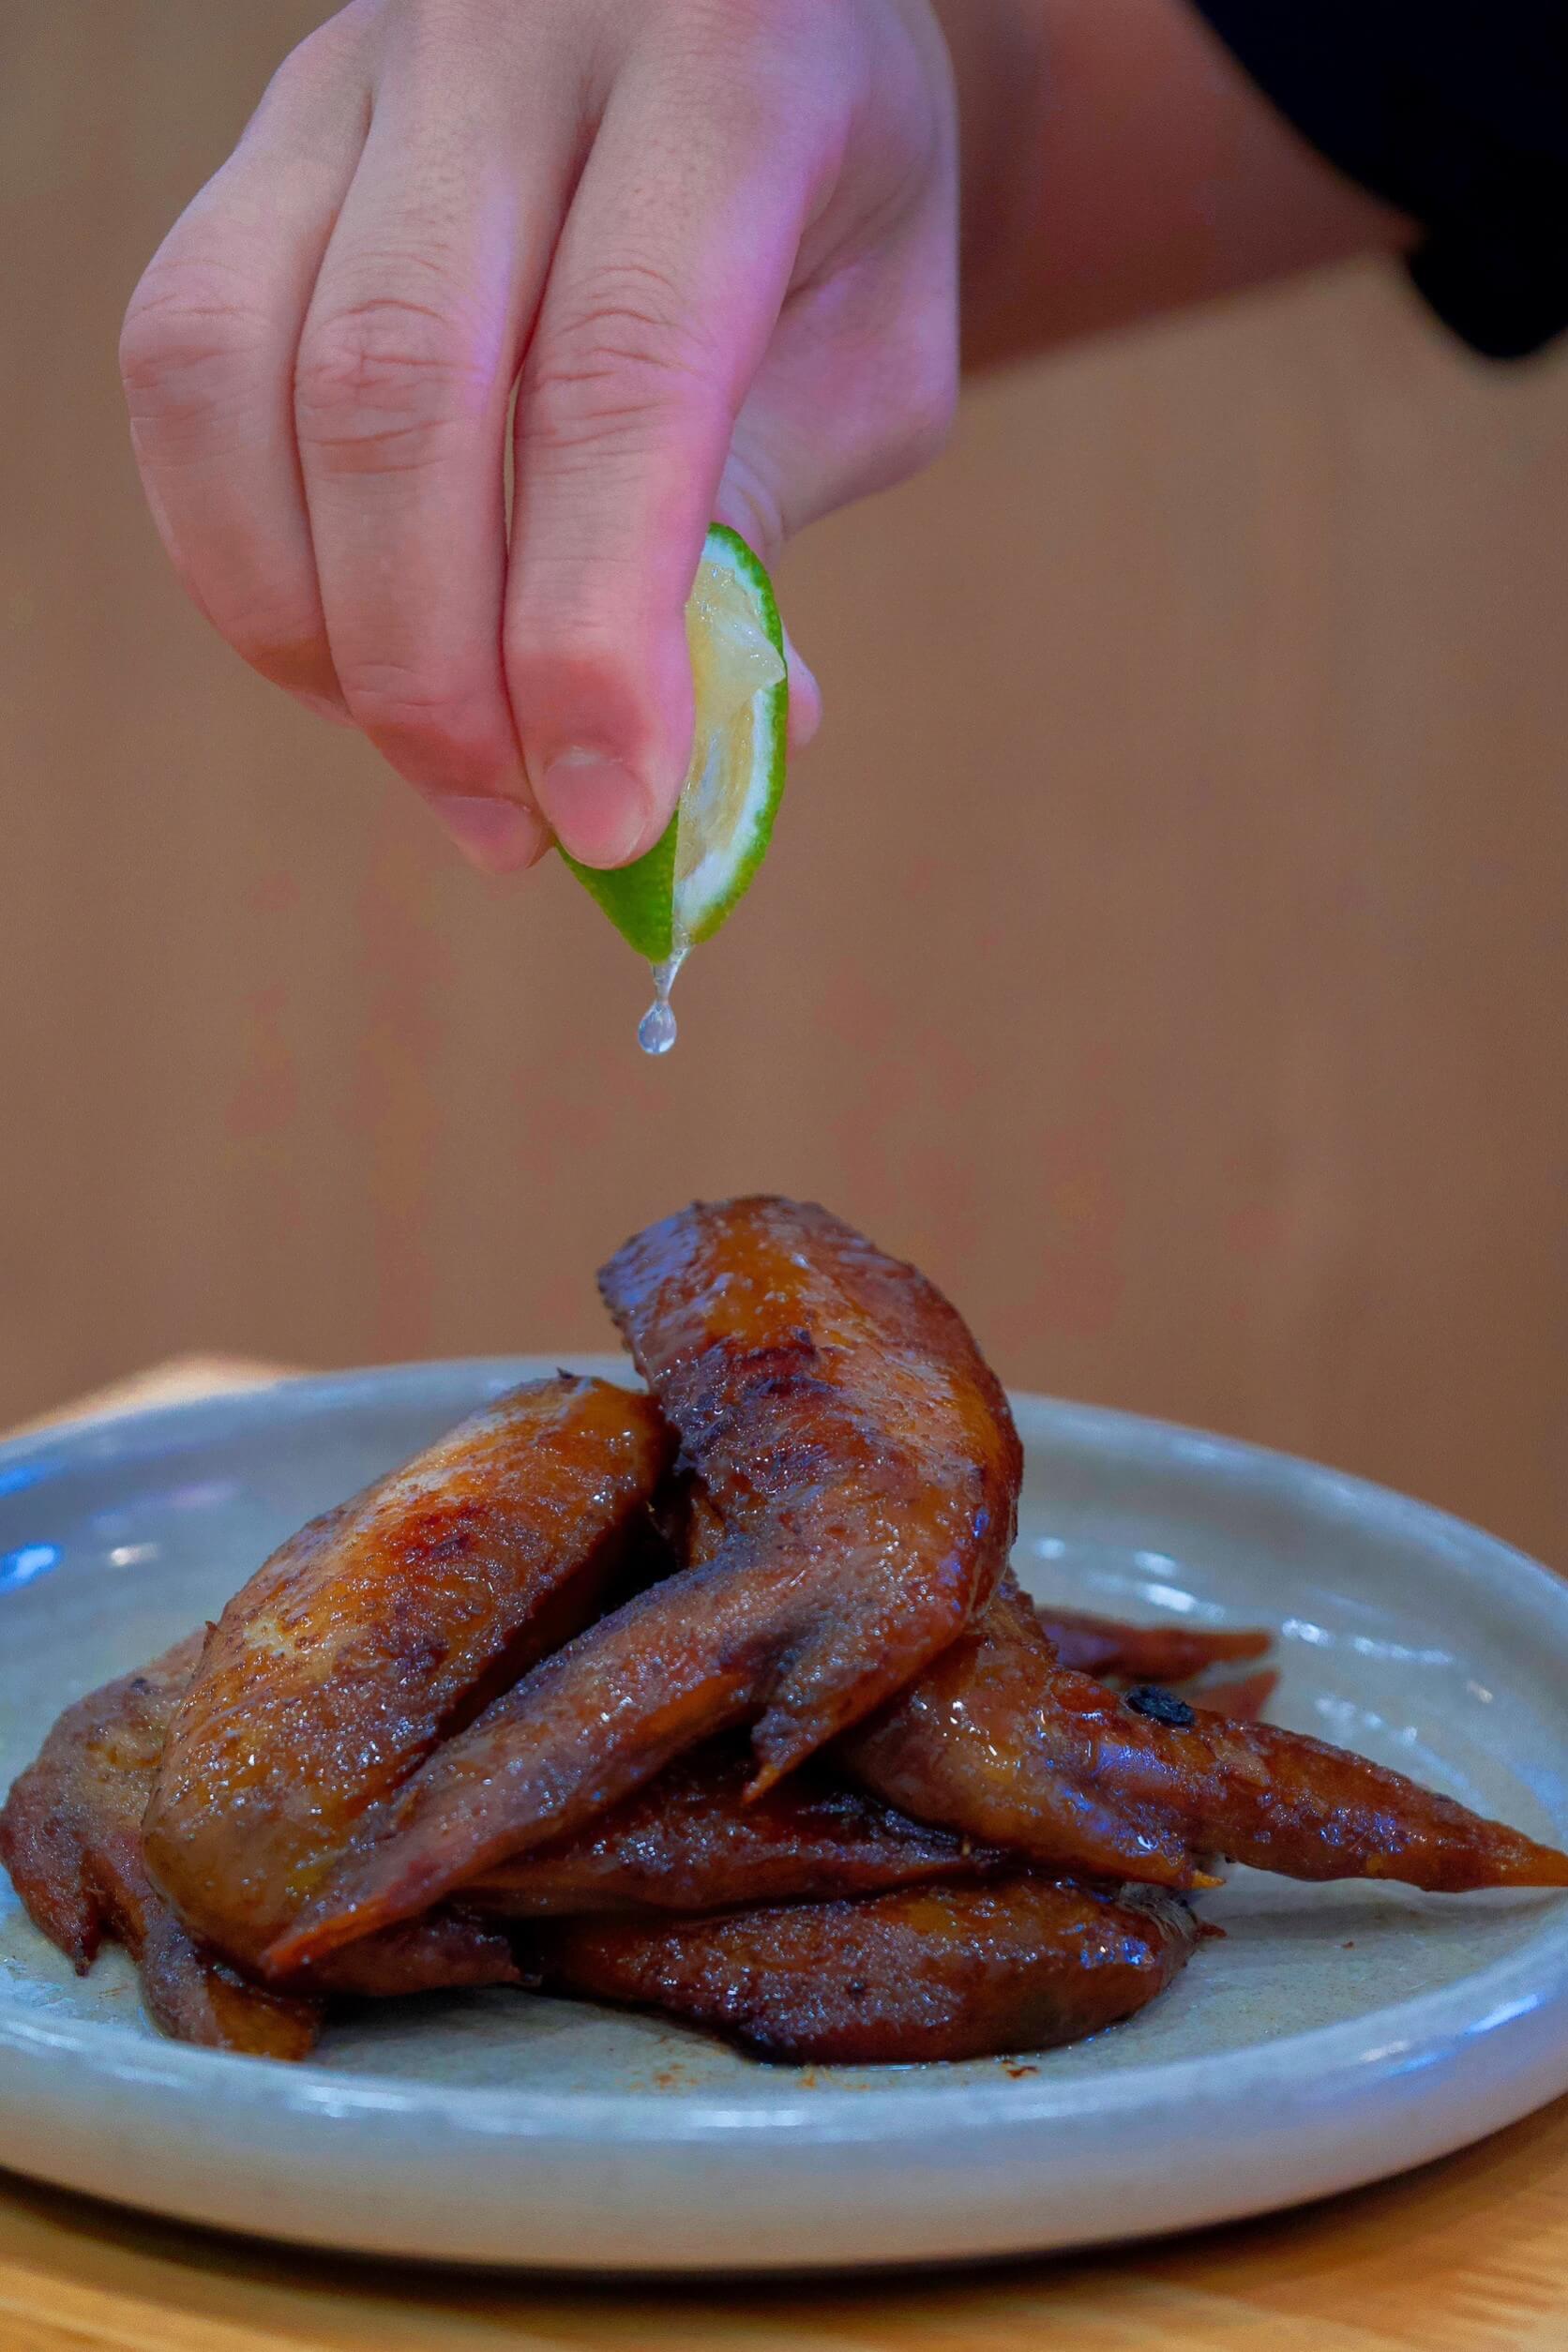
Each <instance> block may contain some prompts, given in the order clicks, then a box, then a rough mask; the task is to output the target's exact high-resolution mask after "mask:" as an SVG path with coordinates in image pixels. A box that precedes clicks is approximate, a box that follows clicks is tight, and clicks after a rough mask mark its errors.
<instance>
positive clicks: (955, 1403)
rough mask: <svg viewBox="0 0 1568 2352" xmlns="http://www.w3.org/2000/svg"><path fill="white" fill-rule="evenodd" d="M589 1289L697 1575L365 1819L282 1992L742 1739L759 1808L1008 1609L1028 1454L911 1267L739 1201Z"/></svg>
mask: <svg viewBox="0 0 1568 2352" xmlns="http://www.w3.org/2000/svg"><path fill="white" fill-rule="evenodd" d="M601 1287H602V1288H603V1290H604V1294H605V1298H606V1300H607V1302H608V1304H609V1305H610V1308H611V1313H612V1314H613V1315H614V1317H615V1319H616V1321H617V1322H618V1323H619V1325H620V1327H621V1329H622V1331H623V1333H624V1334H625V1335H626V1341H627V1343H628V1345H629V1346H630V1348H631V1351H632V1354H633V1357H634V1358H635V1360H636V1362H637V1364H638V1368H639V1369H640V1370H641V1372H642V1373H643V1375H644V1376H645V1378H646V1379H647V1381H648V1383H649V1386H650V1387H651V1389H652V1390H653V1392H654V1395H656V1398H657V1400H658V1403H659V1405H660V1407H661V1408H662V1410H663V1412H664V1415H665V1418H666V1420H667V1421H668V1422H669V1423H670V1424H671V1425H672V1427H673V1428H674V1430H675V1432H676V1433H677V1435H678V1437H679V1439H680V1441H681V1458H682V1463H683V1466H684V1467H685V1469H686V1471H687V1472H688V1473H689V1475H690V1476H691V1478H692V1479H693V1480H694V1481H695V1484H696V1487H697V1490H698V1501H699V1506H700V1507H699V1510H698V1513H697V1516H698V1519H699V1521H700V1525H701V1535H702V1549H703V1551H704V1552H705V1554H706V1555H707V1556H706V1557H704V1558H703V1559H702V1560H701V1563H700V1564H699V1565H696V1566H693V1567H691V1568H689V1569H688V1570H686V1572H684V1573H683V1574H681V1575H678V1576H671V1577H670V1578H669V1579H668V1580H667V1581H665V1582H663V1583H661V1584H658V1585H656V1586H655V1587H653V1589H652V1590H650V1591H646V1592H644V1593H643V1594H641V1596H640V1597H639V1598H638V1599H637V1600H635V1601H633V1602H631V1603H629V1604H628V1605H627V1606H625V1607H624V1608H622V1609H620V1610H618V1611H617V1612H616V1613H615V1614H614V1615H613V1616H611V1617H608V1618H605V1619H603V1620H601V1621H600V1622H599V1623H597V1624H596V1625H595V1626H593V1627H592V1628H591V1629H590V1631H589V1632H587V1633H586V1634H583V1635H581V1636H579V1637H578V1639H577V1640H576V1641H574V1642H571V1643H569V1644H568V1645H567V1647H566V1648H565V1650H563V1651H560V1652H559V1653H558V1654H557V1655H556V1656H555V1657H553V1658H550V1659H548V1660H547V1661H546V1662H545V1663H544V1664H543V1665H542V1666H537V1667H535V1669H534V1671H533V1672H532V1673H531V1674H529V1675H528V1676H526V1677H525V1678H524V1679H523V1681H520V1683H519V1684H518V1685H517V1686H516V1688H515V1689H513V1690H512V1691H510V1692H509V1693H507V1695H506V1696H505V1697H502V1698H500V1699H498V1700H497V1701H496V1702H495V1703H494V1705H493V1706H492V1707H491V1708H490V1710H489V1711H488V1712H487V1713H486V1714H485V1715H484V1716H483V1717H481V1718H480V1720H479V1721H478V1722H477V1723H476V1724H475V1726H473V1727H472V1729H470V1730H469V1731H468V1732H467V1733H466V1734H464V1735H463V1736H461V1737H460V1738H457V1739H454V1740H451V1741H448V1742H447V1743H446V1744H445V1746H444V1747H443V1748H442V1750H441V1751H440V1753H439V1754H438V1755H437V1756H434V1757H433V1758H432V1759H431V1761H430V1763H429V1764H428V1765H427V1766H426V1767H425V1769H424V1770H423V1772H420V1773H419V1774H418V1775H417V1776H416V1777H415V1779H414V1780H413V1781H411V1782H410V1784H409V1786H408V1787H407V1788H406V1789H405V1790H404V1791H403V1792H402V1794H401V1796H400V1797H399V1798H397V1799H395V1800H394V1801H393V1802H390V1803H389V1804H387V1805H386V1806H384V1807H383V1808H382V1809H381V1812H380V1815H379V1817H377V1818H375V1819H370V1818H369V1817H368V1818H367V1820H366V1822H365V1824H364V1827H365V1830H366V1832H368V1842H367V1846H366V1850H364V1851H363V1852H362V1853H360V1854H359V1855H357V1856H354V1857H351V1858H349V1859H348V1860H347V1861H346V1862H344V1863H343V1865H342V1866H341V1867H340V1868H339V1869H338V1870H337V1872H336V1873H335V1874H334V1875H333V1876H332V1877H331V1878H330V1880H329V1881H328V1882H327V1884H326V1885H325V1886H324V1889H323V1891H322V1892H321V1893H320V1894H319V1896H318V1897H317V1898H316V1900H315V1901H314V1902H313V1903H311V1904H309V1905H308V1906H307V1907H306V1908H305V1910H304V1912H303V1914H302V1916H301V1919H300V1921H299V1922H298V1924H297V1926H296V1927H295V1928H294V1931H293V1932H291V1933H289V1934H286V1935H283V1936H281V1937H279V1940H278V1941H277V1942H276V1943H275V1944H274V1945H273V1946H272V1948H271V1950H270V1952H269V1953H268V1955H267V1962H268V1965H269V1967H270V1968H273V1969H284V1970H287V1969H292V1968H296V1967H297V1966H298V1965H299V1964H300V1962H301V1961H302V1960H306V1959H309V1958H314V1957H317V1956H319V1955H321V1954H322V1953H324V1952H327V1951H331V1950H334V1949H336V1947H337V1946H338V1945H339V1943H341V1942H343V1941H345V1940H347V1939H349V1938H351V1937H354V1936H357V1935H361V1934H364V1933H365V1932H366V1931H367V1930H368V1929H370V1928H373V1927H379V1926H381V1925H384V1924H385V1923H386V1922H389V1921H391V1920H395V1919H403V1918H407V1917H409V1916H410V1915H411V1914H413V1913H415V1912H417V1911H421V1910H424V1909H425V1908H427V1907H428V1906H429V1905H430V1904H431V1903H433V1902H436V1901H438V1900H439V1899H440V1898H441V1896H442V1895H443V1894H444V1893H445V1892H447V1891H448V1890H449V1889H451V1888H452V1887H454V1886H457V1885H459V1884H460V1883H461V1882H462V1881H463V1880H464V1879H467V1878H470V1877H475V1876H476V1875H477V1874H479V1873H480V1872H482V1871H485V1870H487V1869H489V1868H490V1867H492V1866H493V1865H494V1864H495V1863H497V1862H502V1861H504V1860H505V1859H506V1858H507V1857H508V1856H510V1855H513V1854H517V1853H520V1852H522V1851H525V1850H526V1849H527V1848H529V1847H532V1846H535V1845H537V1844H539V1843H541V1842H542V1841H543V1840H544V1839H545V1838H547V1837H550V1836H552V1835H556V1834H565V1833H566V1832H569V1831H570V1830H572V1829H573V1828H575V1827H577V1826H579V1825H580V1824H581V1823H582V1822H584V1821H586V1820H589V1819H591V1818H592V1817H594V1816H595V1815H596V1814H598V1813H601V1812H603V1811H604V1809H605V1808H606V1807H607V1806H609V1805H611V1804H612V1803H614V1802H616V1801H617V1800H618V1799H619V1798H621V1797H623V1796H625V1795H626V1794H627V1793H628V1792H629V1791H630V1790H632V1789H633V1788H636V1787H641V1784H642V1783H643V1782H645V1781H647V1780H649V1779H651V1778H652V1777H653V1775H654V1774H655V1773H656V1772H658V1771H660V1770H661V1768H662V1767H663V1766H664V1765H665V1764H667V1763H668V1762H670V1761H671V1759H672V1758H673V1757H675V1756H679V1755H681V1754H683V1753H685V1751H686V1750H687V1749H688V1748H690V1747H692V1746H694V1745H695V1744H697V1742H699V1741H702V1740H705V1739H707V1738H710V1737H712V1736H713V1735H714V1734H716V1733H717V1732H719V1731H722V1730H724V1729H727V1728H729V1727H731V1726H737V1725H740V1724H749V1725H751V1726H753V1729H752V1747H753V1751H754V1754H755V1756H756V1757H757V1760H758V1766H759V1770H758V1773H757V1777H756V1779H755V1781H754V1783H753V1787H754V1788H755V1789H757V1790H761V1789H763V1788H766V1787H769V1786H771V1785H772V1783H773V1782H775V1781H776V1779H777V1778H778V1777H779V1775H780V1774H781V1773H783V1772H787V1771H789V1770H790V1769H792V1767H793V1766H795V1765H797V1764H799V1763H800V1762H801V1761H802V1760H803V1758H804V1757H806V1756H808V1755H810V1754H811V1753H812V1751H813V1750H814V1749H816V1748H818V1747H820V1746H821V1745H822V1743H823V1742H824V1741H827V1740H828V1739H830V1738H831V1737H832V1736H833V1735H834V1734H835V1733H836V1732H837V1731H839V1730H841V1729H842V1728H844V1727H845V1726H847V1725H849V1724H852V1723H853V1722H854V1721H855V1720H856V1719H857V1718H858V1717H860V1716H862V1715H865V1714H866V1713H867V1712H868V1711H870V1710H871V1709H872V1708H874V1707H875V1706H876V1705H877V1704H878V1703H879V1702H880V1701H881V1700H882V1699H884V1698H886V1697H887V1696H890V1694H891V1693H893V1692H894V1691H896V1690H897V1689H898V1688H900V1686H901V1685H902V1684H903V1683H905V1682H906V1681H908V1680H909V1679H910V1677H911V1676H912V1675H914V1674H917V1673H918V1672H919V1670H920V1668H921V1667H922V1666H924V1665H925V1664H926V1663H927V1660H929V1659H931V1658H933V1657H935V1656H936V1655H937V1653H938V1652H939V1651H942V1649H944V1648H945V1647H946V1645H947V1644H948V1643H949V1642H950V1641H952V1640H953V1639H954V1637H955V1636H956V1635H957V1633H958V1632H959V1631H960V1629H961V1628H962V1627H963V1625H964V1624H965V1623H966V1622H967V1621H968V1619H969V1617H970V1616H971V1614H972V1611H973V1610H974V1609H975V1608H976V1607H979V1606H983V1605H984V1603H985V1601H986V1600H987V1598H988V1595H989V1593H990V1591H991V1590H992V1588H993V1586H994V1584H995V1582H996V1578H997V1576H998V1575H999V1574H1000V1572H1001V1570H1002V1567H1003V1563H1004V1562H1005V1560H1006V1558H1007V1555H1008V1551H1009V1549H1010V1547H1011V1545H1012V1540H1013V1531H1014V1517H1015V1510H1016V1504H1017V1497H1018V1482H1019V1477H1020V1471H1021V1461H1020V1455H1019V1452H1018V1438H1017V1435H1016V1433H1015V1431H1014V1428H1013V1424H1012V1417H1011V1415H1010V1414H1009V1412H1008V1410H1007V1404H1006V1400H1005V1398H1004V1397H1003V1394H1002V1391H1001V1389H1000V1388H999V1387H998V1385H997V1383H996V1380H994V1379H993V1377H992V1375H991V1374H990V1372H989V1371H988V1368H987V1366H986V1365H985V1364H984V1363H983V1361H982V1360H981V1357H980V1355H979V1352H978V1350H977V1349H976V1348H975V1346H974V1343H973V1341H972V1338H971V1337H970V1334H969V1333H968V1332H967V1330H966V1329H965V1327H964V1325H963V1323H962V1322H961V1321H960V1320H959V1319H958V1317H957V1314H956V1313H955V1312H954V1310H953V1309H952V1307H950V1306H949V1305H948V1304H947V1303H946V1301H945V1300H944V1299H942V1297H941V1296H940V1295H939V1293H938V1292H937V1291H936V1290H934V1289H932V1287H931V1285H930V1284H929V1283H928V1282H927V1281H926V1280H925V1279H924V1277H923V1276H922V1275H920V1274H916V1273H915V1272H914V1270H913V1269H912V1267H909V1266H904V1265H900V1264H898V1263H897V1262H896V1261H895V1260H894V1259H889V1258H885V1257H883V1256H882V1252H881V1251H880V1250H877V1249H874V1248H873V1247H872V1245H871V1244H870V1243H869V1242H867V1241H865V1240H864V1239H863V1238H862V1237H861V1236H860V1235H859V1234H858V1233H855V1232H854V1231H852V1229H851V1228H850V1227H848V1226H846V1225H843V1224H840V1223H839V1221H838V1219H837V1217H832V1216H829V1215H828V1214H826V1212H825V1211H824V1210H822V1209H817V1208H803V1207H800V1206H798V1205H797V1204H795V1203H793V1202H791V1201H785V1200H776V1199H752V1200H737V1201H731V1202H729V1203H726V1204H723V1205H720V1206H717V1207H704V1206H698V1207H694V1208H691V1209H688V1210H686V1211H685V1212H684V1213H683V1214H681V1215H679V1216H676V1217H671V1218H670V1219H669V1220H667V1222H665V1223H664V1224H662V1225H656V1226H654V1227H652V1228H650V1229H649V1230H648V1231H647V1232H645V1233H642V1234H641V1235H639V1236H638V1237H637V1239H636V1240H635V1241H632V1242H629V1243H628V1244H626V1247H625V1248H624V1249H623V1250H621V1251H620V1252H619V1253H618V1255H617V1256H616V1257H615V1258H613V1259H611V1262H610V1264H609V1265H608V1266H607V1267H606V1269H605V1271H604V1274H603V1276H602V1278H601ZM369 1838H373V1840H374V1842H373V1843H371V1842H369Z"/></svg>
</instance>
